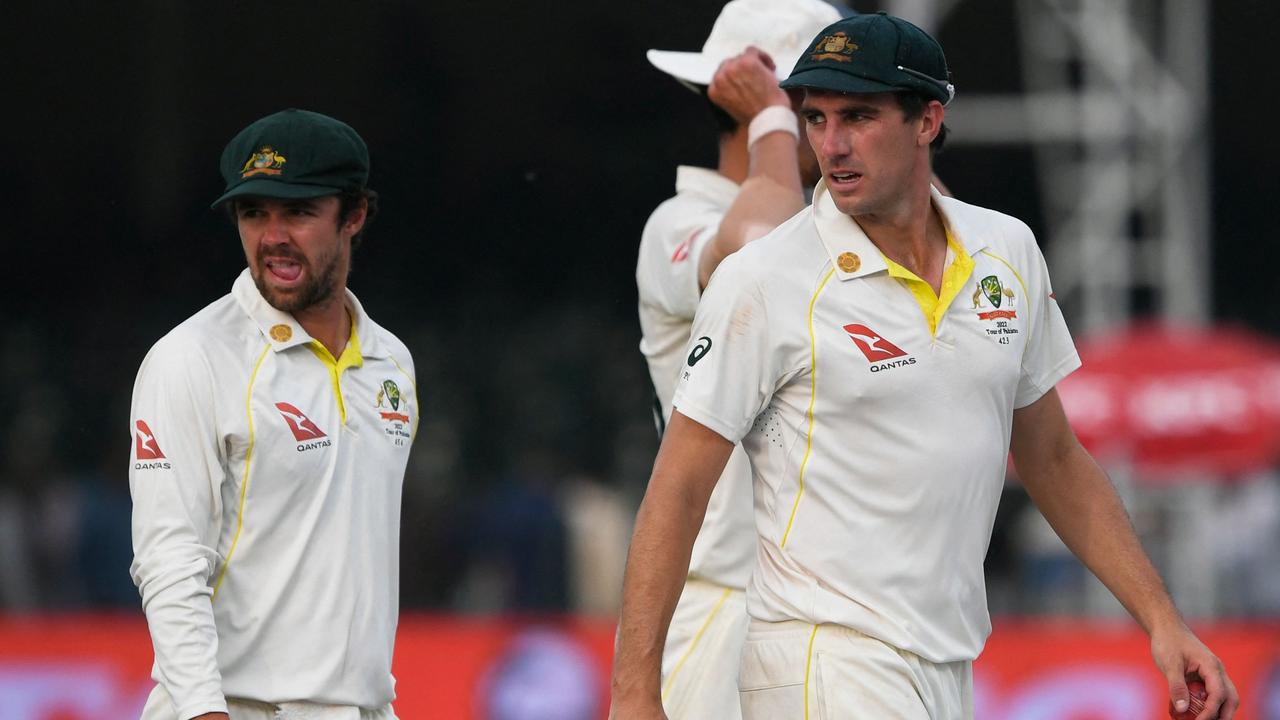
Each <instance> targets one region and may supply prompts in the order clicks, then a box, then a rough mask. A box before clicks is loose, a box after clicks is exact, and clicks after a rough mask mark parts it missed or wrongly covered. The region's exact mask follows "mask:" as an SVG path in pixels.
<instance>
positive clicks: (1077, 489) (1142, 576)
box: [1019, 438, 1182, 634]
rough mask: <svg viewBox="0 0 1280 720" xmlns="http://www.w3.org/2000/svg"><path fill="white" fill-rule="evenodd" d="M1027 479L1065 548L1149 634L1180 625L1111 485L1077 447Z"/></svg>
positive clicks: (1072, 446) (1025, 475)
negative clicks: (1173, 624)
mask: <svg viewBox="0 0 1280 720" xmlns="http://www.w3.org/2000/svg"><path fill="white" fill-rule="evenodd" d="M1019 473H1020V474H1021V475H1023V478H1024V480H1023V484H1024V485H1025V486H1026V488H1027V491H1028V493H1029V494H1030V495H1031V499H1032V500H1033V501H1034V502H1035V504H1036V507H1038V508H1039V509H1040V512H1041V513H1042V514H1043V515H1044V517H1045V519H1046V520H1048V521H1049V524H1050V525H1051V526H1053V529H1054V530H1055V531H1056V532H1057V533H1058V536H1059V537H1061V538H1062V541H1063V542H1064V543H1065V544H1066V546H1067V547H1068V548H1069V549H1070V550H1071V551H1072V552H1073V553H1074V554H1075V555H1076V557H1078V558H1080V560H1081V562H1083V563H1084V565H1085V566H1086V567H1088V568H1089V570H1090V571H1092V572H1093V574H1094V575H1096V576H1097V577H1098V579H1099V580H1101V581H1102V583H1103V584H1104V585H1106V586H1107V589H1109V590H1110V591H1111V592H1112V594H1114V595H1115V597H1116V599H1117V600H1119V601H1120V603H1121V604H1122V605H1124V607H1125V609H1126V610H1128V611H1129V614H1131V615H1132V616H1133V617H1134V619H1135V620H1137V622H1138V623H1139V624H1140V625H1141V626H1142V628H1143V629H1144V630H1145V631H1146V632H1147V633H1148V634H1150V633H1152V632H1153V631H1154V630H1156V629H1157V628H1158V627H1160V626H1162V625H1166V624H1170V623H1181V622H1182V620H1181V617H1180V615H1179V614H1178V611H1177V608H1175V607H1174V605H1173V601H1172V599H1171V598H1170V597H1169V593H1168V591H1167V590H1166V589H1165V586H1164V582H1163V581H1162V580H1161V579H1160V575H1159V573H1158V572H1156V569H1155V567H1154V566H1153V565H1152V564H1151V560H1150V559H1149V558H1148V556H1147V553H1146V551H1145V550H1143V548H1142V544H1141V543H1140V542H1139V540H1138V536H1137V534H1136V533H1135V532H1134V529H1133V525H1132V523H1131V522H1130V520H1129V515H1128V513H1127V512H1126V511H1125V509H1124V504H1123V503H1122V502H1121V500H1120V496H1119V495H1118V494H1117V493H1116V490H1115V488H1114V487H1113V486H1112V484H1111V481H1110V479H1109V478H1108V477H1107V475H1106V473H1105V472H1103V470H1102V468H1101V467H1099V466H1098V464H1097V463H1096V462H1095V461H1094V460H1093V458H1092V457H1091V456H1090V455H1089V454H1088V453H1087V452H1086V451H1085V450H1084V448H1082V447H1081V446H1080V444H1079V443H1078V442H1075V441H1074V438H1072V442H1071V443H1070V444H1068V445H1066V446H1065V447H1063V448H1061V449H1060V450H1059V451H1058V453H1057V456H1056V458H1055V459H1053V460H1052V461H1051V462H1049V463H1046V464H1045V466H1044V467H1042V468H1037V467H1029V468H1028V469H1027V471H1026V472H1023V469H1022V468H1021V467H1020V468H1019Z"/></svg>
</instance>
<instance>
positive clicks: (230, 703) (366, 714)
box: [138, 685, 396, 720]
mask: <svg viewBox="0 0 1280 720" xmlns="http://www.w3.org/2000/svg"><path fill="white" fill-rule="evenodd" d="M227 710H228V714H229V715H230V716H231V720H276V713H277V712H278V711H279V710H280V708H278V707H276V706H275V705H272V704H270V703H262V702H255V701H253V700H237V699H234V698H227ZM138 720H185V718H179V717H178V716H177V713H176V712H174V709H173V702H172V701H171V700H170V699H169V693H168V692H166V691H165V689H164V686H163V685H156V687H155V689H154V690H152V691H151V695H150V696H149V697H147V704H146V705H145V706H143V708H142V717H140V718H138ZM360 720H396V714H395V711H393V710H392V709H391V706H390V705H387V706H386V707H382V708H378V709H377V710H366V709H364V708H360Z"/></svg>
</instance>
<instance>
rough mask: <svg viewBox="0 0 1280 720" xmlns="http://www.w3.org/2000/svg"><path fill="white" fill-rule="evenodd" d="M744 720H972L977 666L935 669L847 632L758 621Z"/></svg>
mask: <svg viewBox="0 0 1280 720" xmlns="http://www.w3.org/2000/svg"><path fill="white" fill-rule="evenodd" d="M738 685H739V688H740V696H741V698H742V717H743V720H871V719H873V718H874V720H972V719H973V663H971V662H968V661H962V662H953V663H932V662H929V661H927V660H925V659H923V658H921V657H919V656H918V655H914V654H912V653H909V652H906V651H905V650H899V649H897V648H895V647H893V646H891V645H888V644H886V643H884V642H882V641H880V640H876V639H875V638H872V637H869V636H867V635H864V634H862V633H860V632H858V631H856V630H851V629H849V628H847V627H843V626H840V625H811V624H809V623H804V622H799V621H791V622H781V623H770V622H764V621H762V620H755V619H753V620H751V622H750V624H749V625H748V629H747V638H746V642H745V643H744V644H743V648H742V668H741V672H740V674H739V679H738Z"/></svg>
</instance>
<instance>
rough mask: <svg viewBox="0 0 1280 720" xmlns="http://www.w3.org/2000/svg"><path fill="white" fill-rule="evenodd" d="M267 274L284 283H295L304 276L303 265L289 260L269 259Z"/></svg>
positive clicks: (266, 263)
mask: <svg viewBox="0 0 1280 720" xmlns="http://www.w3.org/2000/svg"><path fill="white" fill-rule="evenodd" d="M265 265H266V266H267V272H269V273H271V276H272V277H273V278H275V279H276V280H278V281H280V282H282V283H294V282H297V280H298V278H299V277H301V276H302V264H301V263H299V262H297V261H296V260H290V259H289V258H267V260H266V261H265Z"/></svg>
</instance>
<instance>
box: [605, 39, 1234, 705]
mask: <svg viewBox="0 0 1280 720" xmlns="http://www.w3.org/2000/svg"><path fill="white" fill-rule="evenodd" d="M783 87H790V88H795V89H800V90H803V92H804V94H805V95H804V100H803V103H802V105H801V108H800V113H801V115H802V117H803V118H804V121H805V126H806V134H807V136H808V140H809V142H810V143H811V145H812V146H813V149H814V151H815V153H816V154H817V157H818V161H819V164H820V165H821V167H822V182H821V183H820V184H819V185H818V187H817V188H816V189H815V191H814V202H813V205H812V207H810V208H807V209H805V210H803V211H801V212H800V213H798V214H797V215H796V216H795V217H793V218H791V219H790V220H788V221H787V222H785V223H784V224H783V225H781V226H780V227H779V228H778V229H777V230H775V231H774V232H773V233H771V234H770V235H768V236H766V237H765V238H762V239H760V240H757V241H756V242H753V243H751V244H750V245H748V246H747V247H745V248H743V249H742V250H740V251H739V252H737V253H735V254H734V255H733V256H732V257H730V258H728V259H726V260H725V261H724V262H723V263H721V265H720V268H719V270H718V271H717V274H716V278H715V281H714V282H713V283H711V285H710V286H709V287H708V289H707V292H706V294H705V296H704V297H703V299H702V301H701V303H700V304H699V307H698V311H697V315H696V317H695V319H694V325H693V330H692V336H693V337H695V338H698V339H697V340H693V341H691V343H690V344H691V349H692V350H693V352H691V353H690V355H689V357H688V359H687V362H686V364H685V366H684V368H683V369H682V371H681V373H680V380H679V385H678V388H677V391H676V394H675V398H674V400H673V405H674V409H673V411H672V414H671V422H670V424H669V425H668V427H667V431H666V433H665V435H664V438H663V442H662V446H661V449H660V450H659V453H658V458H657V461H656V462H655V465H654V471H653V476H652V478H651V479H650V481H649V487H648V491H647V493H646V495H645V499H644V502H643V504H642V506H641V509H640V512H639V515H638V517H637V521H636V531H635V535H634V537H633V539H632V545H631V552H630V555H629V557H628V562H627V572H626V578H625V581H624V588H625V592H624V598H623V608H622V616H621V619H620V623H619V631H618V649H617V653H616V657H615V669H614V683H613V688H614V694H613V714H614V717H616V718H626V720H642V719H643V720H649V719H651V718H660V717H662V709H661V706H660V703H659V697H660V696H659V685H658V677H659V673H658V664H657V654H658V648H660V647H661V643H662V637H663V630H664V628H665V625H666V622H667V618H669V617H670V615H671V612H672V608H673V607H674V606H675V603H676V597H677V595H678V593H679V590H680V585H681V580H682V578H683V576H684V573H685V567H686V565H687V562H688V558H689V551H690V548H691V547H692V545H693V539H694V536H695V533H696V531H697V529H698V525H699V522H700V521H701V517H702V513H703V510H704V508H706V507H707V499H708V497H709V496H710V495H711V493H712V489H713V488H714V487H715V485H716V481H717V478H718V477H719V475H720V472H721V469H722V468H723V467H724V466H725V463H726V461H727V460H728V458H729V456H730V455H731V453H732V451H733V448H734V443H735V442H738V441H740V442H741V443H742V447H743V448H744V449H745V450H746V452H747V454H748V456H749V457H750V459H751V466H752V470H753V477H754V482H755V511H756V528H757V534H758V542H757V565H756V567H755V572H754V573H753V575H752V578H751V581H750V584H749V586H748V591H747V609H748V613H749V615H750V617H751V620H750V626H749V630H748V634H747V639H746V641H745V644H744V647H743V653H742V662H741V669H740V677H739V685H740V695H741V703H742V714H743V717H744V718H746V720H776V719H778V718H788V719H791V718H804V719H805V720H809V719H810V718H815V719H816V718H832V717H858V718H863V717H866V718H904V719H908V720H926V719H928V720H952V719H955V720H961V719H964V720H967V719H968V718H971V717H972V715H973V700H972V674H971V663H972V660H973V659H974V658H976V657H977V656H978V654H979V653H980V652H981V650H982V647H983V643H984V642H985V640H986V637H987V635H988V634H989V632H990V619H989V617H988V614H987V607H986V596H985V588H984V585H983V572H982V562H983V558H984V555H985V552H986V548H987V543H988V541H989V540H990V535H991V526H992V522H993V520H994V516H995V510H996V505H997V502H998V498H999V494H1000V488H1001V486H1002V484H1003V479H1004V473H1005V463H1006V457H1007V455H1008V454H1009V452H1010V451H1012V454H1013V459H1014V462H1015V464H1016V466H1017V469H1018V473H1019V477H1020V478H1021V480H1022V482H1023V484H1024V485H1025V486H1026V488H1027V490H1028V492H1029V493H1030V495H1031V498H1032V500H1033V501H1035V503H1036V504H1037V506H1038V507H1039V508H1040V510H1041V512H1042V513H1043V514H1044V515H1045V517H1046V518H1047V519H1048V520H1049V522H1050V523H1051V524H1052V526H1053V527H1054V529H1055V530H1056V531H1057V532H1058V534H1059V535H1060V536H1061V537H1062V539H1063V540H1064V542H1065V543H1066V544H1067V546H1068V547H1070V548H1071V549H1072V551H1073V552H1075V553H1076V555H1077V556H1079V557H1080V559H1081V560H1082V561H1083V562H1084V563H1085V564H1086V565H1087V566H1088V567H1089V568H1090V569H1091V570H1092V571H1093V572H1094V573H1095V574H1097V575H1098V577H1099V578H1100V579H1101V580H1102V581H1103V582H1104V583H1105V584H1106V585H1107V587H1108V588H1110V589H1111V591H1112V592H1113V593H1115V595H1116V596H1117V598H1118V599H1119V600H1120V601H1121V602H1122V603H1123V604H1124V606H1125V607H1126V608H1128V610H1129V611H1130V612H1131V613H1132V614H1133V616H1134V617H1135V618H1136V619H1137V620H1138V621H1139V623H1140V624H1141V625H1142V627H1143V629H1144V630H1146V631H1147V632H1148V633H1149V635H1150V637H1151V650H1152V656H1153V658H1154V660H1155V663H1156V666H1157V667H1158V668H1159V670H1160V671H1161V673H1162V674H1164V675H1165V677H1166V679H1167V681H1168V683H1169V692H1170V699H1171V700H1172V701H1173V702H1174V703H1175V706H1176V705H1177V704H1178V703H1181V706H1182V707H1185V706H1186V703H1187V699H1188V695H1187V687H1186V683H1185V677H1186V675H1187V674H1188V673H1197V674H1199V675H1201V676H1203V678H1204V680H1205V683H1206V686H1207V687H1208V688H1209V690H1210V699H1209V702H1208V706H1209V710H1206V711H1205V712H1204V713H1203V714H1202V715H1201V716H1200V717H1199V719H1198V720H1211V719H1212V718H1223V719H1225V718H1230V717H1232V715H1233V714H1234V712H1235V708H1236V706H1237V705H1238V703H1239V698H1238V695H1237V693H1236V691H1235V689H1234V687H1233V686H1232V684H1231V681H1230V679H1229V678H1228V677H1227V675H1226V673H1225V672H1224V670H1223V668H1222V664H1221V662H1220V661H1219V660H1218V658H1217V657H1215V656H1214V655H1213V653H1212V652H1210V651H1209V649H1208V648H1206V647H1205V646H1204V644H1203V643H1201V642H1200V640H1199V639H1198V638H1196V636H1195V635H1194V634H1193V633H1192V632H1191V631H1190V630H1188V629H1187V627H1186V625H1185V624H1184V623H1183V621H1182V618H1181V617H1180V615H1179V614H1178V611H1177V609H1176V608H1175V607H1174V605H1173V602H1172V601H1171V600H1170V598H1169V595H1168V593H1167V592H1166V591H1165V589H1164V587H1163V584H1162V582H1161V580H1160V577H1159V576H1158V574H1157V573H1156V572H1155V569H1154V568H1153V567H1152V566H1151V563H1150V561H1149V560H1148V558H1147V557H1146V554H1145V553H1144V552H1143V550H1142V547H1141V545H1140V544H1139V543H1138V540H1137V537H1136V536H1135V534H1134V532H1133V529H1132V528H1131V526H1130V525H1129V522H1128V518H1127V517H1126V514H1125V511H1124V507H1123V505H1122V504H1121V503H1120V501H1119V498H1118V497H1117V495H1116V493H1115V491H1114V489H1113V488H1112V487H1111V484H1110V482H1109V480H1108V479H1107V477H1106V475H1105V474H1104V473H1103V472H1102V470H1101V469H1100V468H1099V467H1098V466H1097V465H1096V464H1095V463H1094V462H1093V460H1092V458H1090V457H1089V455H1088V453H1087V452H1085V451H1084V450H1083V448H1081V447H1080V445H1079V443H1078V442H1077V441H1076V439H1075V436H1074V435H1073V434H1072V432H1071V428H1070V426H1069V424H1068V423H1067V420H1066V417H1065V416H1064V414H1063V411H1062V405H1061V403H1060V402H1059V400H1058V396H1057V393H1056V392H1055V390H1054V385H1055V384H1056V383H1057V382H1058V381H1059V380H1061V379H1062V378H1063V377H1065V376H1066V375H1067V374H1068V373H1070V372H1071V371H1073V370H1074V369H1075V368H1076V367H1078V366H1079V358H1078V356H1077V355H1076V352H1075V349H1074V346H1073V344H1072V342H1071V338H1070V335H1069V333H1068V332H1067V328H1066V324H1065V322H1064V321H1063V318H1062V315H1061V313H1060V312H1059V310H1058V308H1057V302H1056V301H1055V300H1054V297H1053V294H1052V289H1051V287H1050V284H1049V277H1048V271H1047V269H1046V267H1045V263H1044V260H1043V257H1042V256H1041V254H1040V252H1039V249H1038V247H1037V246H1036V243H1035V238H1034V237H1032V235H1031V232H1030V231H1029V229H1028V228H1027V227H1026V225H1025V224H1023V223H1021V222H1020V221H1018V220H1016V219H1014V218H1011V217H1008V216H1006V215H1003V214H1001V213H998V212H995V211H992V210H987V209H984V208H979V207H975V206H972V205H968V204H965V203H962V202H959V201H956V200H952V199H949V198H946V197H943V196H942V195H941V194H939V193H938V192H937V191H936V190H935V189H932V188H931V187H930V175H931V154H932V152H933V149H934V148H935V147H937V146H940V144H941V142H942V141H943V138H944V137H945V128H944V126H943V117H944V109H943V106H944V104H945V103H947V102H948V101H949V100H950V99H951V97H952V95H953V93H954V88H953V87H952V85H951V83H950V80H949V72H948V70H947V66H946V60H945V58H944V57H943V54H942V48H941V47H940V46H939V45H938V44H937V42H936V41H935V40H934V39H933V38H931V37H929V36H928V35H927V34H926V33H924V32H923V31H922V30H920V29H919V28H917V27H915V26H914V25H911V24H910V23H908V22H906V21H904V20H901V19H899V18H894V17H891V16H887V15H883V14H877V15H862V16H857V17H854V18H849V19H846V20H842V21H840V22H838V23H835V24H833V25H831V26H830V27H828V28H826V29H824V30H823V31H822V32H820V33H819V34H818V35H817V36H816V37H814V38H813V39H812V40H811V41H810V42H809V44H808V47H807V50H806V52H805V54H804V55H803V56H802V57H801V59H800V61H799V62H798V63H797V65H796V67H795V69H794V70H793V71H792V74H791V76H790V77H789V78H788V79H787V80H786V81H784V83H783ZM1219 713H1220V714H1219Z"/></svg>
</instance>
